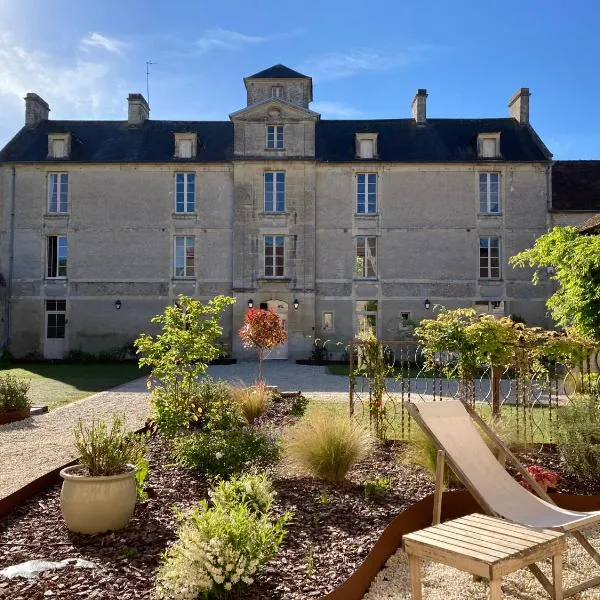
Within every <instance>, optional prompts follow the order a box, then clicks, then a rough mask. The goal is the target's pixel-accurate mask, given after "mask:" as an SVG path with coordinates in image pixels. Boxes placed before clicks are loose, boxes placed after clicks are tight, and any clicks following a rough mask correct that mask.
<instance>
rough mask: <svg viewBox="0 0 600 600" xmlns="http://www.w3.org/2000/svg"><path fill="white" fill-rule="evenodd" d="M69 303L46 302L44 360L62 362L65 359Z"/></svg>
mask: <svg viewBox="0 0 600 600" xmlns="http://www.w3.org/2000/svg"><path fill="white" fill-rule="evenodd" d="M66 323H67V301H66V300H46V337H45V340H44V358H49V359H54V360H60V359H62V358H64V357H65V327H66Z"/></svg>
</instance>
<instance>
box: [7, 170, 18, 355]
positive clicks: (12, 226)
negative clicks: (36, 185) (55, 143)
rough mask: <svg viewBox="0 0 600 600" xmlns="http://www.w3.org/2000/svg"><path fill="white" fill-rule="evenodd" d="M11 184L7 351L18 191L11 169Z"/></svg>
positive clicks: (9, 331) (14, 173)
mask: <svg viewBox="0 0 600 600" xmlns="http://www.w3.org/2000/svg"><path fill="white" fill-rule="evenodd" d="M10 169H11V183H10V229H9V233H8V236H9V237H8V283H7V288H6V294H7V296H6V320H5V322H6V349H7V350H8V349H10V334H11V313H12V311H11V308H12V306H11V305H12V282H13V270H14V263H15V189H16V171H15V167H14V166H12V167H11V168H10Z"/></svg>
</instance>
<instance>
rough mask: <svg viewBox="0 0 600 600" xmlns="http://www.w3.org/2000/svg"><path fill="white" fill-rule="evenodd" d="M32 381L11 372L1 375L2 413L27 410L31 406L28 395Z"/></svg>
mask: <svg viewBox="0 0 600 600" xmlns="http://www.w3.org/2000/svg"><path fill="white" fill-rule="evenodd" d="M29 387H30V382H29V381H26V380H24V379H19V378H18V377H15V376H14V375H11V374H10V373H9V374H7V375H4V376H0V413H6V412H12V411H13V410H25V409H26V408H29V407H30V406H31V401H30V400H29V398H28V397H27V392H28V391H29Z"/></svg>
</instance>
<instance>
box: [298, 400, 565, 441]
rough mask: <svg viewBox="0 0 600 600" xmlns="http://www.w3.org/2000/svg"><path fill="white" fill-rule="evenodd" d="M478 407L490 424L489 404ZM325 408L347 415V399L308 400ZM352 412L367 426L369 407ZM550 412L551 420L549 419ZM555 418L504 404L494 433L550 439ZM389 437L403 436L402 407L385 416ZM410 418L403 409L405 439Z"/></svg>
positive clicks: (520, 438) (512, 437) (509, 437)
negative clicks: (387, 416)
mask: <svg viewBox="0 0 600 600" xmlns="http://www.w3.org/2000/svg"><path fill="white" fill-rule="evenodd" d="M477 406H478V413H479V414H480V415H481V416H482V417H483V418H484V419H485V420H486V422H488V423H489V421H490V419H489V417H490V411H491V409H490V408H489V407H488V406H482V405H477ZM317 407H319V408H324V409H325V410H328V411H330V412H332V413H335V414H343V415H348V403H347V402H324V401H321V400H319V401H316V400H311V401H310V404H309V407H308V410H309V411H310V410H315V408H317ZM355 415H356V417H357V419H358V421H359V422H361V423H363V424H364V425H365V426H366V427H368V426H369V412H368V406H364V407H363V406H362V405H361V404H357V405H356V406H355ZM550 415H552V420H550ZM555 421H556V409H553V410H552V413H550V411H549V410H548V409H547V408H542V407H539V408H534V409H533V410H532V411H526V412H524V411H523V409H521V408H520V409H518V412H517V409H516V408H515V407H514V406H506V405H505V406H503V407H502V412H501V419H500V424H499V425H498V426H497V432H498V434H499V435H500V437H502V438H503V439H504V440H505V441H509V442H511V443H512V442H528V443H531V442H534V443H543V442H552V441H554V440H553V439H552V433H551V432H552V423H554V422H555ZM388 423H389V425H388V434H387V435H388V437H389V438H390V439H401V438H402V409H401V408H400V407H398V409H397V410H396V411H393V412H391V413H390V417H389V419H388ZM410 428H411V431H414V430H415V429H416V428H417V425H416V424H415V422H414V421H412V422H411V423H410ZM408 431H409V417H408V413H407V412H406V411H404V438H405V439H408V438H409V435H408Z"/></svg>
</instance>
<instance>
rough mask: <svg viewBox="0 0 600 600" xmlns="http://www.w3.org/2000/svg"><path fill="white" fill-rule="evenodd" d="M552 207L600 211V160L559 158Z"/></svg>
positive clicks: (554, 180)
mask: <svg viewBox="0 0 600 600" xmlns="http://www.w3.org/2000/svg"><path fill="white" fill-rule="evenodd" d="M552 209H553V210H559V211H562V210H566V211H568V210H572V211H587V210H589V211H595V212H598V211H600V160H557V161H556V162H555V163H554V165H553V166H552Z"/></svg>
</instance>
